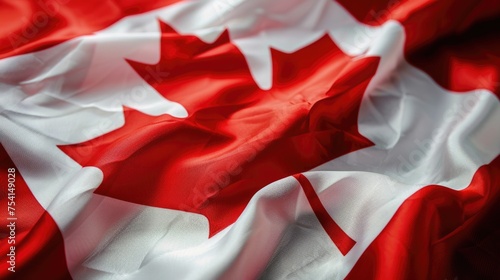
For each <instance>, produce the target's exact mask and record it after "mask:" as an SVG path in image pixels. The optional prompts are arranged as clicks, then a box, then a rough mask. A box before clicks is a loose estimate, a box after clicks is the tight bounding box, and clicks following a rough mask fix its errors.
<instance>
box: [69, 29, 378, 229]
mask: <svg viewBox="0 0 500 280" xmlns="http://www.w3.org/2000/svg"><path fill="white" fill-rule="evenodd" d="M160 24H161V30H162V36H161V58H160V61H159V62H158V63H157V64H155V65H145V64H142V63H138V62H134V61H129V63H130V65H131V66H132V67H133V68H134V69H135V71H136V72H137V73H138V74H139V75H140V76H141V77H142V78H143V79H145V80H146V81H147V82H148V83H149V84H150V85H151V86H152V87H154V88H155V89H156V90H157V91H158V92H159V93H160V94H162V95H163V96H164V97H165V98H167V99H169V100H171V101H175V102H178V103H180V104H182V105H183V106H184V107H185V108H186V110H187V112H188V117H187V118H185V119H180V118H176V117H172V116H170V115H161V116H149V115H145V114H142V113H140V112H138V111H135V110H133V109H130V108H124V113H125V124H124V126H123V127H121V128H119V129H117V130H115V131H112V132H110V133H108V134H106V135H103V136H101V137H98V138H96V139H93V140H90V141H87V142H85V143H81V144H76V145H68V146H61V147H60V148H61V149H62V150H63V151H64V152H65V153H66V154H68V155H69V156H70V157H72V158H73V159H74V160H76V161H77V162H79V163H80V164H81V165H82V166H96V167H99V168H100V169H101V170H102V171H103V173H104V181H103V182H102V184H101V185H100V186H99V188H98V189H97V190H96V191H95V192H96V193H98V194H101V195H106V196H110V197H114V198H117V199H121V200H125V201H129V202H134V203H139V204H144V205H150V206H156V207H163V208H170V209H177V210H184V211H189V212H193V213H199V214H202V215H204V216H205V217H207V218H208V221H209V224H210V233H209V235H210V236H212V235H214V234H215V233H217V232H219V231H220V230H222V229H224V228H226V227H227V226H228V225H230V224H232V223H233V222H235V220H236V219H237V218H238V216H239V215H240V214H241V212H242V211H243V209H244V208H245V206H246V205H247V204H248V202H249V200H250V199H251V198H252V196H253V195H254V194H255V193H256V192H257V191H259V190H260V189H261V188H262V187H264V186H266V185H267V184H269V183H271V182H273V181H275V180H278V179H280V178H284V177H287V176H290V175H293V174H296V173H299V172H303V171H306V170H310V169H311V168H314V167H316V166H318V165H320V164H322V163H325V162H327V161H329V160H332V159H334V158H336V157H339V156H341V155H344V154H346V153H349V152H352V151H355V150H358V149H361V148H364V147H367V146H371V145H373V144H372V142H371V141H369V140H368V139H366V138H365V137H363V136H362V135H361V134H359V132H358V127H357V116H358V111H359V106H360V102H361V98H362V96H363V93H364V91H365V89H366V86H367V85H368V83H369V81H370V79H371V78H372V77H373V75H374V73H375V71H376V69H377V66H378V62H379V59H378V58H374V57H371V58H363V59H353V58H351V57H349V56H347V55H345V54H344V53H343V52H342V51H341V50H340V49H339V48H338V47H337V46H336V45H335V44H334V43H333V42H332V40H331V39H330V37H329V36H328V35H325V36H323V37H322V38H320V39H319V40H317V41H316V42H315V43H313V44H311V45H310V46H308V47H306V48H304V49H301V50H299V51H297V52H295V53H292V54H286V53H282V52H279V51H277V50H273V49H272V50H271V54H272V62H273V64H272V65H273V86H272V88H271V89H270V90H262V89H260V88H259V87H258V86H257V85H256V83H255V82H254V80H253V78H252V76H251V74H250V71H249V69H248V65H247V63H246V61H245V57H244V56H243V55H242V53H241V52H240V51H239V50H238V48H237V47H236V46H235V45H233V44H232V43H231V42H230V40H229V35H228V32H227V31H226V32H224V33H223V34H222V35H221V36H220V37H219V38H218V39H217V40H216V41H215V42H214V43H212V44H207V43H204V42H202V41H201V40H200V39H198V38H197V37H195V36H184V35H179V34H178V33H177V32H175V31H174V30H173V29H172V28H170V27H169V26H167V25H166V24H164V23H160Z"/></svg>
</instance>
